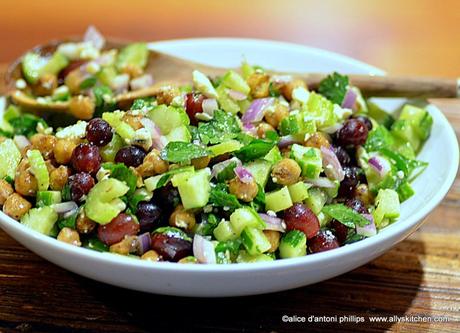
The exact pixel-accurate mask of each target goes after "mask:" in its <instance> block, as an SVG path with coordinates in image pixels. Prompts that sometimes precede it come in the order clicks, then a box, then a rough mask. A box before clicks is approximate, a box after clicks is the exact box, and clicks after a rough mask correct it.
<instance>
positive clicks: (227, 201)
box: [209, 183, 241, 210]
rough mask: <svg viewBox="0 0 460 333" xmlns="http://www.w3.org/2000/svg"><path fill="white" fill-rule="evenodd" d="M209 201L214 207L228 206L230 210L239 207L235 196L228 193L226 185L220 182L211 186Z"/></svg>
mask: <svg viewBox="0 0 460 333" xmlns="http://www.w3.org/2000/svg"><path fill="white" fill-rule="evenodd" d="M209 202H210V203H211V204H213V205H214V206H216V207H228V208H230V210H235V209H237V208H240V207H241V204H240V202H239V201H238V199H237V198H236V196H234V195H233V194H230V193H228V189H227V185H225V184H221V183H220V184H217V185H216V186H215V187H213V188H211V194H210V196H209Z"/></svg>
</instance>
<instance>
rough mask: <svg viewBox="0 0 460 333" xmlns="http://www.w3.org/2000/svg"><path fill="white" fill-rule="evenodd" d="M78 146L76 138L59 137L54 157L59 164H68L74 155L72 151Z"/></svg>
mask: <svg viewBox="0 0 460 333" xmlns="http://www.w3.org/2000/svg"><path fill="white" fill-rule="evenodd" d="M76 146H77V142H76V140H71V139H59V140H57V142H56V145H55V146H54V159H55V160H56V162H58V163H59V164H68V163H69V162H70V159H71V157H72V152H73V150H74V149H75V147H76Z"/></svg>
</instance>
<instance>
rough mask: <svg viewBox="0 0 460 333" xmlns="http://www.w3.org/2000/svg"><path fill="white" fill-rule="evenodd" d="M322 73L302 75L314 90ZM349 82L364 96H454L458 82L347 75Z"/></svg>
mask: <svg viewBox="0 0 460 333" xmlns="http://www.w3.org/2000/svg"><path fill="white" fill-rule="evenodd" d="M324 77H325V75H324V74H308V75H307V76H305V77H304V79H305V80H306V81H307V84H308V88H309V89H311V90H315V89H317V88H318V85H319V82H320V81H321V80H322V79H323V78H324ZM349 78H350V83H351V84H352V85H353V86H356V87H358V88H359V89H360V90H361V92H362V93H363V95H364V96H366V97H371V96H372V97H409V98H413V97H424V98H441V97H442V98H456V97H460V96H459V82H458V80H456V79H440V78H419V77H394V76H371V75H349Z"/></svg>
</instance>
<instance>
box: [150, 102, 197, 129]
mask: <svg viewBox="0 0 460 333" xmlns="http://www.w3.org/2000/svg"><path fill="white" fill-rule="evenodd" d="M147 117H149V118H150V119H151V120H152V121H153V122H154V123H155V124H156V125H157V126H158V127H159V128H160V131H161V133H162V134H163V135H167V134H169V132H171V130H172V129H173V128H176V127H179V126H187V125H189V124H190V119H189V117H188V116H187V113H186V112H185V110H184V109H183V108H181V107H174V106H166V105H164V104H161V105H158V106H157V107H155V108H154V109H152V110H150V111H149V113H148V114H147Z"/></svg>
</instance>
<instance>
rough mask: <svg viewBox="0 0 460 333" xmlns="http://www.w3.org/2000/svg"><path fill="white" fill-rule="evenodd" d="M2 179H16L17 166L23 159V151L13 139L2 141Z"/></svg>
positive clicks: (0, 144) (0, 152) (0, 177)
mask: <svg viewBox="0 0 460 333" xmlns="http://www.w3.org/2000/svg"><path fill="white" fill-rule="evenodd" d="M0 161H2V162H1V163H0V179H4V178H6V177H7V178H9V179H14V177H15V175H16V168H17V167H18V164H19V162H20V161H21V152H20V151H19V149H18V147H16V144H15V143H14V141H13V140H11V139H6V140H5V141H3V142H2V143H0Z"/></svg>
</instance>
